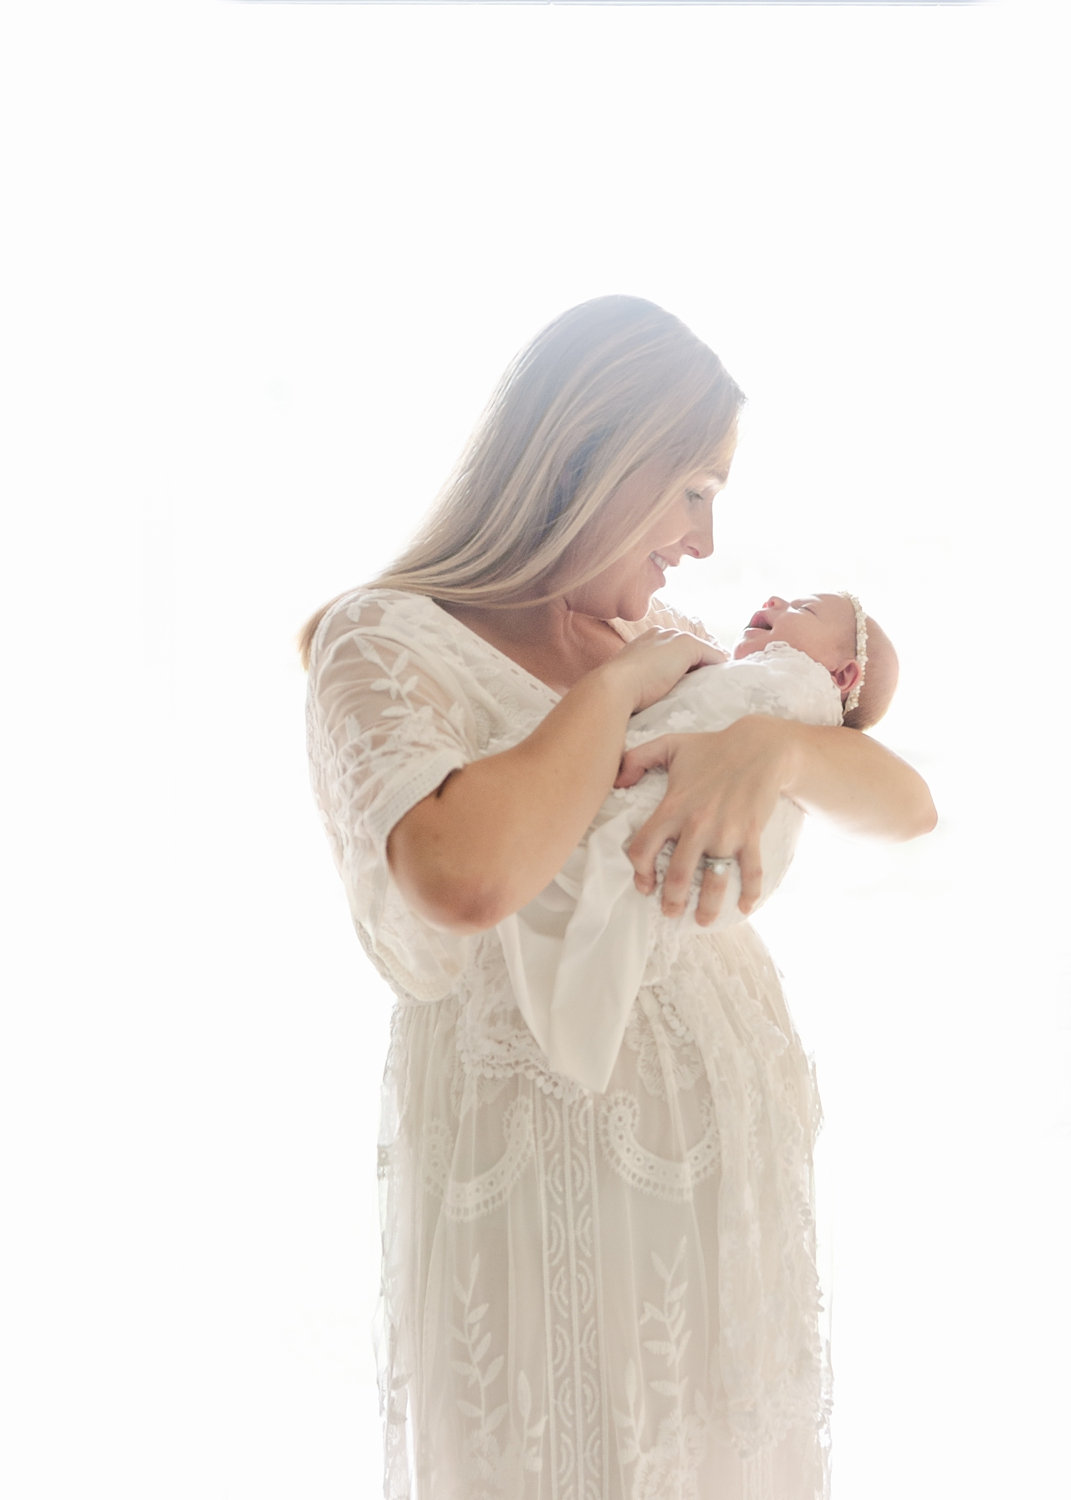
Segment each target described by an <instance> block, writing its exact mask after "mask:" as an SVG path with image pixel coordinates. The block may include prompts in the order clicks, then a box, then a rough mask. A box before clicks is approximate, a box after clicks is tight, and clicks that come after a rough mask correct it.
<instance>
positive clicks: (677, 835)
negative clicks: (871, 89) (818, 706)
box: [303, 297, 934, 1500]
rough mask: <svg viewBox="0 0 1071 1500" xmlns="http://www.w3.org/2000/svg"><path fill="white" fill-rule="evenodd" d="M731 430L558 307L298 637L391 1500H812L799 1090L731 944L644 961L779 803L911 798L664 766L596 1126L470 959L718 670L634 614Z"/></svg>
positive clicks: (820, 1473)
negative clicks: (374, 1013)
mask: <svg viewBox="0 0 1071 1500" xmlns="http://www.w3.org/2000/svg"><path fill="white" fill-rule="evenodd" d="M741 400H742V397H741V394H740V391H739V390H738V388H737V387H736V385H735V384H734V382H733V381H732V379H731V378H730V377H729V375H728V374H727V373H726V371H725V370H724V368H723V367H722V365H721V363H720V361H719V360H718V359H717V357H716V356H715V355H714V354H713V353H712V352H711V351H710V350H709V349H708V348H707V347H706V346H705V345H704V344H703V343H701V342H700V340H699V339H697V338H696V337H695V335H694V334H692V333H691V332H690V331H689V330H688V329H687V328H685V327H684V325H683V324H681V323H680V322H679V321H678V320H677V319H675V318H674V317H672V316H671V315H670V314H668V313H666V312H664V311H663V310H662V309H661V308H658V307H656V306H654V305H653V304H651V303H649V302H645V301H642V300H640V299H636V298H629V297H605V298H599V299H597V300H595V301H593V302H589V303H585V304H583V305H582V306H580V307H577V308H574V309H573V310H572V311H570V312H568V313H565V314H564V315H563V316H562V317H560V318H558V319H557V320H556V321H555V322H553V323H551V324H550V325H549V326H548V327H547V328H546V329H544V330H543V332H542V333H540V334H539V335H538V337H537V338H536V339H535V340H534V341H533V343H532V344H531V345H530V346H529V347H528V348H527V349H526V350H524V351H523V352H522V353H521V354H520V356H519V357H518V358H517V360H516V361H515V362H514V364H513V365H512V366H511V368H510V369H509V370H508V371H507V372H506V374H505V376H504V378H503V380H502V382H501V384H500V386H499V388H498V390H497V392H496V393H495V395H494V397H493V399H492V401H491V404H490V406H489V407H488V409H487V411H486V412H485V414H484V417H483V419H482V421H481V423H480V425H479V426H478V428H477V430H476V432H475V434H474V436H473V438H472V439H471V441H470V444H469V446H468V448H467V450H466V452H465V453H464V454H463V456H462V458H461V461H460V463H459V465H458V468H457V470H456V471H455V474H454V475H453V477H452V478H451V480H450V481H449V482H448V484H447V486H446V488H445V490H444V491H443V494H442V496H441V497H440V499H439V502H438V504H437V505H436V507H435V508H434V510H433V511H432V513H431V515H430V517H429V519H428V521H427V522H426V524H425V526H424V528H423V529H422V531H421V532H420V533H419V535H418V536H417V538H416V540H415V541H414V543H413V544H412V546H411V547H410V548H409V550H408V551H407V552H406V553H405V554H404V555H403V556H402V557H401V558H400V559H399V560H398V561H397V563H396V564H395V565H394V566H393V567H392V568H391V569H389V570H388V572H387V573H386V574H384V575H383V576H381V577H380V578H378V579H377V580H375V581H374V582H373V583H372V584H370V585H368V586H366V587H364V588H361V589H358V590H356V591H354V592H353V593H351V594H348V595H345V596H344V597H342V598H341V599H339V600H336V601H335V602H334V603H333V604H332V605H331V606H329V607H328V608H327V609H326V610H325V611H322V612H321V614H320V615H319V616H317V617H316V618H315V619H314V620H312V621H310V623H309V626H308V627H307V628H306V631H305V635H304V639H303V649H304V651H305V656H306V660H307V663H308V666H309V718H308V733H309V753H310V758H311V766H312V778H313V786H314V791H315V795H316V798H317V801H318V803H319V806H320V809H321V811H322V814H323V818H324V821H325V824H326V828H327V832H328V836H329V839H330V841H331V844H332V848H333V852H334V855H335V858H336V861H337V863H338V867H339V870H340V873H341V875H342V878H343V881H344V882H345V886H346V890H347V894H348V897H349V901H350V905H351V909H352V913H353V918H354V922H355V924H356V927H357V932H358V935H359V937H360V939H361V942H362V944H363V946H364V948H365V950H366V952H367V953H368V955H369V957H370V958H371V960H372V962H373V963H374V964H375V966H376V968H377V969H378V970H379V972H380V973H381V974H382V975H383V977H384V978H385V979H386V980H387V982H388V984H389V985H390V986H391V988H392V990H393V991H394V994H395V996H396V997H397V1003H396V1007H395V1012H394V1017H393V1031H392V1044H391V1049H390V1057H389V1060H388V1064H387V1070H386V1080H385V1081H386V1089H385V1097H384V1116H383V1133H382V1141H381V1158H380V1160H381V1177H382V1181H383V1188H384V1193H383V1213H384V1217H383V1236H384V1237H383V1285H382V1328H381V1332H382V1347H381V1351H380V1353H381V1378H382V1393H383V1400H384V1412H385V1418H386V1424H387V1429H386V1433H387V1457H386V1476H385V1489H384V1493H385V1494H386V1495H388V1496H389V1497H391V1500H400V1497H403V1496H406V1497H408V1496H414V1497H415V1500H522V1497H523V1500H550V1497H554V1500H587V1497H589V1496H590V1497H593V1500H594V1497H599V1500H625V1497H634V1500H666V1497H669V1496H696V1497H704V1500H815V1497H819V1496H823V1495H825V1494H826V1492H827V1489H828V1465H827V1424H828V1403H829V1395H828V1379H827V1369H826V1363H825V1350H824V1347H823V1338H822V1331H821V1316H820V1295H819V1288H818V1282H817V1277H816V1274H815V1266H814V1244H813V1227H812V1226H813V1218H812V1211H811V1192H812V1186H811V1147H812V1142H813V1137H814V1132H815V1129H816V1125H817V1118H818V1101H817V1098H816V1096H815V1092H814V1086H813V1078H812V1074H811V1070H810V1068H809V1065H808V1062H807V1059H806V1057H805V1055H804V1053H803V1051H802V1049H801V1046H800V1043H799V1041H798V1039H797V1037H796V1035H795V1032H794V1030H793V1028H792V1024H791V1021H790V1019H789V1016H788V1014H787V1011H786V1009H785V1004H784V1000H783V997H782V995H781V991H780V988H779V984H778V980H777V975H776V971H775V970H774V968H773V965H772V963H771V961H770V959H769V957H768V955H767V954H766V952H765V950H764V948H763V946H762V944H761V943H760V941H759V939H758V938H757V936H756V935H755V933H754V931H753V929H752V928H751V927H750V924H748V923H746V922H744V923H740V924H739V925H737V926H735V927H732V928H729V929H726V930H710V931H709V932H704V933H702V934H700V935H699V936H698V937H697V939H696V940H695V941H692V942H690V943H688V944H681V943H679V942H678V943H675V944H674V943H669V942H663V941H662V939H663V938H664V937H665V936H666V934H668V933H669V932H670V930H671V929H672V927H673V925H674V922H675V919H676V918H677V917H678V916H679V914H680V913H681V912H682V911H683V909H684V905H685V901H686V898H687V895H688V893H689V891H690V889H691V886H692V881H693V877H694V876H695V874H696V872H697V870H699V871H701V872H702V887H701V893H700V900H699V907H698V915H697V920H698V923H699V924H700V926H701V927H706V926H709V924H710V923H711V922H712V921H713V920H714V918H715V917H716V915H717V911H718V908H719V905H720V901H721V898H722V894H723V891H724V888H725V882H726V871H727V869H728V868H729V867H730V865H731V864H732V862H733V861H735V862H736V863H737V865H738V868H739V878H740V887H741V907H742V909H743V910H745V911H746V910H749V909H750V907H751V905H752V904H753V903H754V901H755V900H756V898H757V896H758V894H759V892H760V889H761V884H762V870H761V866H760V860H759V853H758V849H759V834H760V832H761V830H762V828H763V826H764V825H765V823H766V822H767V820H768V818H769V816H770V814H771V812H772V811H773V809H774V806H775V805H776V803H777V800H778V798H779V797H780V796H782V795H789V796H791V797H792V798H794V799H795V800H796V801H797V802H799V803H800V804H801V805H802V806H803V807H805V808H807V809H808V810H813V811H815V812H820V813H822V814H824V815H826V816H827V817H830V818H833V819H834V820H836V821H838V822H839V823H841V824H842V825H844V826H846V827H848V828H850V829H853V830H855V831H857V832H860V833H866V834H873V835H877V836H884V837H891V838H909V837H912V836H914V835H916V834H918V833H921V832H923V831H925V830H927V829H928V828H930V827H931V826H932V823H933V820H934V812H933V806H932V802H931V800H930V797H929V793H928V791H927V789H926V786H925V784H924V783H923V782H922V781H921V779H920V778H919V777H918V775H917V774H916V773H915V772H914V771H913V770H912V769H911V768H910V767H908V766H906V765H905V764H904V763H903V762H902V761H900V760H898V759H897V758H896V757H895V756H893V755H892V754H891V753H890V752H889V751H887V750H885V749H883V748H882V747H881V746H880V745H878V744H877V743H875V742H874V741H872V740H870V739H869V738H868V737H866V736H865V735H863V734H859V733H855V732H852V731H848V730H844V729H842V728H833V727H816V726H811V725H803V724H798V723H794V722H789V721H785V720H777V719H772V718H763V717H756V716H752V717H749V718H744V719H742V720H740V721H739V722H738V723H736V724H735V725H733V726H732V727H730V728H729V729H726V730H724V731H722V732H721V733H718V734H709V735H707V734H690V735H689V734H684V735H670V736H666V737H665V739H664V740H663V741H661V742H660V746H661V757H660V760H661V764H662V765H663V766H664V767H665V768H666V770H667V772H668V783H667V790H666V794H665V796H664V798H663V800H662V802H661V803H660V805H659V806H658V808H657V810H656V811H655V813H654V814H653V815H652V816H651V817H650V819H649V820H648V822H647V823H646V824H645V825H644V827H643V828H642V829H641V830H640V832H639V833H638V835H637V836H636V838H635V839H634V840H633V842H632V844H631V846H630V851H629V852H630V857H631V859H632V862H633V864H634V866H635V869H636V883H637V886H638V888H639V889H640V890H642V891H644V892H647V893H648V898H649V900H650V901H651V902H652V903H653V904H654V907H655V909H656V910H657V912H658V920H657V921H656V922H654V923H652V924H651V930H652V934H653V936H652V939H651V949H650V953H649V962H648V965H647V969H646V971H645V973H644V982H643V985H642V986H641V988H640V989H639V991H638V993H637V994H636V996H635V997H634V1000H633V1004H632V1009H631V1012H630V1015H629V1020H628V1024H627V1027H626V1031H625V1037H624V1041H623V1042H622V1044H621V1047H620V1050H619V1053H618V1056H617V1060H616V1062H615V1064H614V1068H613V1072H612V1074H611V1077H610V1081H609V1084H608V1087H607V1088H606V1090H605V1091H604V1092H594V1091H592V1090H590V1089H587V1088H585V1087H584V1086H583V1085H582V1084H580V1083H578V1082H577V1081H576V1080H575V1079H574V1078H572V1077H570V1076H569V1073H568V1071H563V1070H559V1071H555V1070H554V1069H553V1068H552V1067H551V1065H550V1063H549V1062H548V1060H547V1058H546V1056H545V1055H544V1054H543V1053H542V1052H541V1051H540V1048H539V1046H538V1044H537V1042H536V1040H535V1037H534V1036H533V1034H532V1032H531V1031H530V1030H529V1029H528V1027H527V1026H526V1025H525V1022H524V1020H523V1017H522V1015H521V1013H520V1011H519V1009H518V1006H517V1004H516V999H515V996H514V994H513V992H512V991H511V988H510V982H509V978H508V972H507V967H506V964H505V961H504V957H503V951H502V944H501V941H500V938H499V934H498V932H497V930H496V929H497V927H498V924H500V923H501V922H503V921H504V920H505V919H507V918H508V917H509V916H510V915H511V914H512V913H514V912H516V911H518V910H519V909H520V908H521V907H523V906H525V905H526V903H528V902H529V901H530V900H532V898H533V897H535V896H536V895H537V894H538V893H539V892H540V891H541V890H543V888H544V887H545V886H546V885H547V884H548V883H549V882H550V881H551V880H552V878H553V876H554V875H555V873H556V872H557V871H558V870H559V869H560V868H561V867H562V865H563V864H564V863H565V861H566V859H567V858H568V856H569V854H570V852H571V851H572V849H573V848H574V846H575V845H576V844H577V843H578V841H579V840H580V839H581V838H582V836H583V835H584V832H585V830H586V828H587V826H588V824H589V822H590V821H591V819H592V818H593V816H594V814H595V813H596V811H597V810H598V808H599V806H600V804H601V803H602V801H603V798H604V797H605V795H606V793H607V790H608V789H609V788H610V787H611V786H612V784H613V782H614V779H615V777H616V776H617V774H618V771H619V766H620V764H621V759H622V751H623V747H624V741H625V732H626V729H627V726H628V723H629V719H630V717H631V715H632V714H633V713H635V712H636V711H637V710H639V709H642V708H644V707H645V706H646V705H648V704H650V703H652V702H655V701H656V700H657V699H659V698H660V697H661V696H662V695H663V694H664V693H666V692H667V691H668V690H669V689H670V688H671V687H672V686H673V684H674V683H675V682H677V681H678V680H679V679H680V678H681V677H682V676H683V675H684V674H685V673H686V672H688V671H690V670H692V669H696V668H701V667H702V666H703V665H704V664H705V663H709V662H713V661H716V660H720V659H721V653H720V652H718V651H717V649H716V648H715V646H714V645H713V643H712V642H711V641H710V640H709V638H707V637H706V636H705V634H704V633H703V632H702V630H701V628H700V627H698V626H696V625H694V623H693V622H691V621H685V620H682V619H680V618H678V617H677V616H675V615H674V614H673V613H672V611H670V610H668V609H667V608H665V607H664V606H662V605H660V604H658V603H657V602H655V600H654V594H655V591H656V589H658V588H659V587H660V586H661V585H662V584H663V582H664V578H665V573H666V570H667V569H668V568H669V567H672V566H676V565H677V564H679V563H680V562H681V561H682V560H683V559H685V558H690V559H700V558H703V557H706V556H709V554H710V552H711V550H712V520H711V513H712V507H713V505H714V502H715V499H716V496H717V495H718V493H719V491H720V490H721V488H722V487H723V485H724V484H725V483H726V480H727V478H728V474H729V467H730V464H731V462H732V457H733V450H734V447H735V443H736V419H737V413H738V410H739V406H740V403H741ZM646 763H647V764H650V756H649V754H648V756H647V761H646ZM669 840H675V841H676V846H675V850H674V852H673V855H672V858H671V861H670V864H669V867H668V870H667V872H666V874H665V876H664V879H663V880H662V881H661V883H660V884H659V885H658V888H657V889H656V888H655V860H656V857H657V855H658V854H659V851H660V850H661V849H662V848H663V847H664V845H665V844H666V843H667V841H669ZM688 920H689V921H690V920H692V919H691V918H689V919H688ZM592 1024H593V1025H595V1024H597V1022H596V1020H595V1019H594V1018H593V1020H592Z"/></svg>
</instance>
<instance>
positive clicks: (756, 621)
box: [747, 609, 773, 630]
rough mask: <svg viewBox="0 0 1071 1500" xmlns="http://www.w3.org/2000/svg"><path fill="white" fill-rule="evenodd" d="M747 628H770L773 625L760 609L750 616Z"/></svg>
mask: <svg viewBox="0 0 1071 1500" xmlns="http://www.w3.org/2000/svg"><path fill="white" fill-rule="evenodd" d="M747 628H748V630H772V629H773V626H772V625H771V624H770V622H769V620H768V619H767V618H766V616H765V615H764V614H763V612H762V610H761V609H760V610H758V611H757V612H756V613H755V614H753V615H752V616H751V619H750V620H749V621H748V624H747Z"/></svg>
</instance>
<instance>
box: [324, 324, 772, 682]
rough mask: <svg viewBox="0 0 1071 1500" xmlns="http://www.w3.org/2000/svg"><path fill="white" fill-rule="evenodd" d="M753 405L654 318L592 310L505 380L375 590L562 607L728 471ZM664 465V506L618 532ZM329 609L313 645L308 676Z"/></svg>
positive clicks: (649, 507) (719, 368)
mask: <svg viewBox="0 0 1071 1500" xmlns="http://www.w3.org/2000/svg"><path fill="white" fill-rule="evenodd" d="M743 399H744V397H743V393H742V392H741V391H740V389H739V387H738V386H737V385H736V382H735V381H734V380H733V379H732V377H731V376H730V375H729V374H728V373H727V371H726V370H725V368H724V366H723V365H722V363H721V361H720V360H719V359H718V357H717V355H716V354H714V353H713V351H712V350H710V349H709V348H708V347H707V346H706V344H704V343H703V342H702V341H701V340H700V339H698V338H697V337H696V336H695V334H694V333H692V332H691V330H690V329H688V328H686V327H685V325H684V324H683V323H682V322H681V321H680V320H679V319H678V318H675V317H674V316H673V315H672V314H671V313H668V312H666V311H665V310H664V309H663V308H661V307H658V306H657V305H656V304H655V303H653V302H647V301H645V300H644V299H642V298H640V297H621V296H614V297H597V298H595V299H594V300H593V301H591V302H583V303H581V304H580V306H579V307H574V308H572V309H570V311H568V312H566V313H563V314H562V315H561V317H559V318H556V319H555V320H554V321H553V322H552V323H549V324H548V325H547V327H546V328H544V329H543V331H542V332H541V333H539V334H537V336H536V337H535V339H533V341H532V342H531V344H529V345H528V346H527V348H525V349H523V350H522V351H521V353H520V354H519V355H518V356H517V357H516V359H515V360H514V361H513V363H512V364H511V365H510V366H509V368H508V369H507V370H506V372H505V374H504V375H503V377H502V380H501V381H500V383H499V385H498V388H497V390H496V391H495V393H494V395H493V396H492V397H491V400H490V403H489V404H488V407H487V409H486V411H485V412H484V414H483V417H482V419H481V420H480V422H479V424H478V425H477V427H476V429H475V431H474V433H473V435H472V437H471V438H470V440H469V442H468V445H467V446H466V448H465V450H464V452H463V453H462V455H461V458H460V459H459V461H458V463H457V466H456V468H455V469H454V472H453V474H452V475H451V476H450V478H449V479H448V480H447V482H446V484H445V485H444V487H443V489H442V491H441V492H440V494H439V498H438V500H437V502H436V504H435V505H434V506H433V508H432V510H431V512H430V513H429V515H428V516H427V518H426V520H425V521H424V524H423V525H422V526H421V528H420V530H419V531H418V532H417V534H416V536H415V537H414V539H413V541H412V542H411V543H410V545H409V546H408V547H407V548H406V549H405V551H404V552H403V553H402V554H401V556H400V557H398V558H397V559H396V560H395V562H394V563H393V564H392V565H391V566H390V567H389V568H387V569H386V571H385V572H383V573H381V574H380V575H379V576H378V577H377V578H375V579H373V580H372V581H371V583H370V585H369V586H370V587H379V588H392V589H402V590H407V591H409V592H411V593H416V594H427V595H429V596H430V597H432V598H435V599H440V600H443V601H444V602H447V603H456V604H467V605H477V606H480V607H481V608H494V607H496V606H498V607H502V606H505V605H508V604H511V603H515V602H517V601H518V600H519V599H521V598H523V599H525V600H527V601H529V602H532V603H536V602H540V601H542V600H544V599H547V598H553V597H557V596H559V595H561V594H563V593H566V592H567V591H568V590H569V589H571V588H575V587H576V586H577V585H579V584H581V583H584V582H587V580H588V579H589V578H592V577H594V576H595V574H596V573H598V572H600V571H601V570H602V569H603V568H605V567H608V566H609V565H610V564H611V563H613V562H616V561H617V559H618V558H620V557H622V556H624V554H625V553H626V552H627V551H628V550H629V548H630V547H631V546H632V545H634V544H635V542H636V541H637V539H638V538H639V536H640V535H641V534H642V533H643V531H644V530H645V529H646V528H647V526H648V525H649V524H650V521H651V517H652V514H656V513H657V511H658V509H659V508H660V506H662V505H664V504H668V503H669V502H670V501H671V500H672V498H673V495H674V494H675V493H676V492H677V491H678V490H679V488H680V486H681V484H682V483H683V482H684V481H685V480H687V479H688V478H690V477H692V476H693V475H696V474H699V473H701V472H708V473H712V474H719V473H723V472H724V470H725V469H726V468H727V466H728V463H729V461H730V459H731V457H732V447H733V444H734V443H735V438H736V419H737V413H738V411H739V408H740V406H741V404H742V402H743ZM656 459H657V460H658V461H659V463H660V465H661V467H662V470H663V472H664V474H665V478H664V481H663V483H662V485H661V492H660V494H659V495H658V496H656V497H655V499H654V501H653V503H651V502H647V503H645V504H643V506H642V508H638V509H637V513H636V514H635V515H634V516H628V517H624V518H622V517H621V516H620V514H615V515H613V516H612V518H611V519H610V520H609V521H608V519H607V516H606V501H607V499H608V498H609V496H610V495H611V494H612V493H613V492H614V490H615V489H616V488H617V487H618V486H619V485H620V484H621V482H622V481H623V480H624V479H626V478H627V477H628V476H629V475H630V474H632V473H633V472H634V471H635V470H636V469H638V468H639V467H640V466H641V465H643V464H645V463H648V462H650V461H652V460H656ZM552 575H553V580H552ZM340 597H342V596H340ZM332 602H333V601H332ZM330 607H331V606H330V605H325V606H324V608H323V609H321V610H319V611H318V612H317V614H315V615H314V616H313V617H312V619H311V620H309V622H308V623H307V624H306V626H305V628H304V630H303V631H302V632H301V637H300V647H301V654H302V660H303V661H304V662H305V664H306V665H308V656H309V651H310V648H311V645H312V639H313V636H314V635H315V633H316V629H317V626H318V625H319V623H320V620H321V619H322V618H323V615H324V613H325V612H326V610H327V609H329V608H330Z"/></svg>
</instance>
